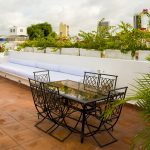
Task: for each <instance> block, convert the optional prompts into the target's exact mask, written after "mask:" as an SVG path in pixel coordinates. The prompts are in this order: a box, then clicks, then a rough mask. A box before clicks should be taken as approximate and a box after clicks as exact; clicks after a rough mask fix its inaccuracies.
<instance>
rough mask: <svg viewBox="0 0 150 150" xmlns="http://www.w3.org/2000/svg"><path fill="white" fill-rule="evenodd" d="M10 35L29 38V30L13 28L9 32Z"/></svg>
mask: <svg viewBox="0 0 150 150" xmlns="http://www.w3.org/2000/svg"><path fill="white" fill-rule="evenodd" d="M9 35H16V36H27V28H26V27H17V26H13V27H11V28H10V30H9Z"/></svg>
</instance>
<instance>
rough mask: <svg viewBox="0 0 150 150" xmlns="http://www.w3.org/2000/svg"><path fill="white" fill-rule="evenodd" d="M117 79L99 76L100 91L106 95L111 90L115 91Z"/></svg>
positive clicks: (112, 76)
mask: <svg viewBox="0 0 150 150" xmlns="http://www.w3.org/2000/svg"><path fill="white" fill-rule="evenodd" d="M117 77H118V76H116V75H110V74H99V89H100V90H101V91H103V92H104V93H105V92H106V93H108V92H109V91H110V90H113V89H115V88H116V83H117Z"/></svg>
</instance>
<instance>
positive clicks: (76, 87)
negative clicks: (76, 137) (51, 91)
mask: <svg viewBox="0 0 150 150" xmlns="http://www.w3.org/2000/svg"><path fill="white" fill-rule="evenodd" d="M49 84H51V85H53V86H57V87H59V92H60V95H61V96H63V97H64V98H65V99H66V100H67V102H66V105H68V106H69V107H70V108H72V109H74V110H77V111H80V112H81V115H82V116H81V129H80V131H79V133H80V140H81V143H83V141H84V136H85V131H84V130H85V122H86V115H87V114H88V113H89V112H90V111H91V110H92V111H93V109H96V104H97V103H101V102H103V101H104V100H105V99H107V96H108V93H103V92H102V91H98V90H97V89H91V88H90V87H85V85H84V84H83V83H79V82H75V81H71V80H63V81H56V82H51V83H49ZM70 102H73V103H78V104H80V105H81V107H80V108H78V107H74V106H73V105H72V104H71V103H70ZM67 126H68V127H69V125H67ZM69 128H70V127H69ZM70 129H71V128H70ZM72 131H73V129H72Z"/></svg>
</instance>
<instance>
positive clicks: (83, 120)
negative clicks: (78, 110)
mask: <svg viewBox="0 0 150 150" xmlns="http://www.w3.org/2000/svg"><path fill="white" fill-rule="evenodd" d="M85 113H86V111H85V106H83V112H82V128H81V143H83V141H84V127H85Z"/></svg>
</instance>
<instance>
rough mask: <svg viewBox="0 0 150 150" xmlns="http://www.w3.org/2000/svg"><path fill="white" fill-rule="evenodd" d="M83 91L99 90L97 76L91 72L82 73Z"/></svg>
mask: <svg viewBox="0 0 150 150" xmlns="http://www.w3.org/2000/svg"><path fill="white" fill-rule="evenodd" d="M83 84H84V89H86V90H92V89H93V90H98V88H99V74H98V73H93V72H84V79H83Z"/></svg>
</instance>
